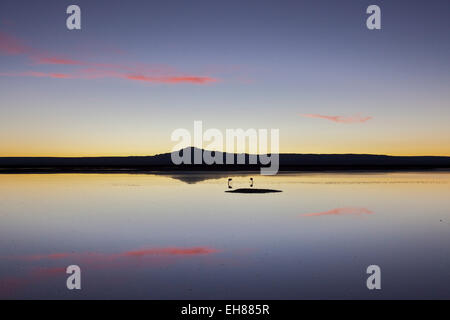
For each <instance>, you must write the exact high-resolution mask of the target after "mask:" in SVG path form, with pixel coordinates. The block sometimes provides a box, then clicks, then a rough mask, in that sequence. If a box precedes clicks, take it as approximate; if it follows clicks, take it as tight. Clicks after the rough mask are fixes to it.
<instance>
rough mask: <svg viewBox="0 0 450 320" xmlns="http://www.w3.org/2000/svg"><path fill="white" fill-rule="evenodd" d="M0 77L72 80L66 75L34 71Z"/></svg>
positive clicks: (9, 73)
mask: <svg viewBox="0 0 450 320" xmlns="http://www.w3.org/2000/svg"><path fill="white" fill-rule="evenodd" d="M0 76H7V77H34V78H55V79H72V78H74V77H73V76H72V75H70V74H66V73H46V72H36V71H25V72H16V73H11V72H0Z"/></svg>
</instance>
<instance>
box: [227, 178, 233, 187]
mask: <svg viewBox="0 0 450 320" xmlns="http://www.w3.org/2000/svg"><path fill="white" fill-rule="evenodd" d="M231 181H233V179H231V178H228V189H231V188H233V187H232V186H231V185H230V182H231Z"/></svg>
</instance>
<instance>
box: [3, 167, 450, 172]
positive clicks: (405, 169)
mask: <svg viewBox="0 0 450 320" xmlns="http://www.w3.org/2000/svg"><path fill="white" fill-rule="evenodd" d="M385 172H430V173H431V172H450V168H417V167H403V168H389V167H385V168H383V167H376V168H367V167H366V168H348V167H346V168H343V167H340V168H337V167H315V168H280V170H279V171H278V173H385ZM67 173H74V174H77V173H79V174H121V173H122V174H166V173H167V174H186V173H189V174H209V173H222V174H226V173H242V174H245V173H249V174H255V173H256V174H259V173H260V168H259V167H258V168H222V169H219V168H217V167H215V168H211V169H204V168H203V169H201V168H186V167H184V168H176V169H174V168H0V174H67Z"/></svg>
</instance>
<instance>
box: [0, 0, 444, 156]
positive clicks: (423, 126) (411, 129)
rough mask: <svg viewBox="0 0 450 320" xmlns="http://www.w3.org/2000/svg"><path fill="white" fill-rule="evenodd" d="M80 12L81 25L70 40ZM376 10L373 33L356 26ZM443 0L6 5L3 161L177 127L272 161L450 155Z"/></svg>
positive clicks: (144, 145)
mask: <svg viewBox="0 0 450 320" xmlns="http://www.w3.org/2000/svg"><path fill="white" fill-rule="evenodd" d="M71 4H77V5H79V6H80V7H81V16H82V29H81V30H68V29H67V28H66V18H67V16H68V15H67V14H66V8H67V6H68V5H71ZM371 4H378V5H379V6H380V7H381V12H382V29H381V30H368V29H367V28H366V18H367V16H368V15H367V14H366V12H365V11H366V8H367V7H368V6H369V5H371ZM449 12H450V1H448V0H436V1H425V0H422V1H412V0H409V1H406V0H405V1H403V0H392V1H380V0H371V1H366V0H353V1H350V0H342V1H335V0H329V1H324V0H308V1H302V0H293V1H287V0H273V1H264V0H259V1H254V0H248V1H243V0H239V1H236V0H227V1H218V0H208V1H198V0H189V1H186V0H184V1H182V0H179V1H172V0H164V1H162V0H159V1H136V0H133V1H126V2H125V1H118V0H108V1H102V0H89V1H83V0H71V1H65V0H54V1H49V0H40V1H23V0H2V1H1V2H0V156H104V155H111V156H113V155H117V156H121V155H152V154H156V153H163V152H168V151H170V150H171V149H172V147H173V146H174V145H175V144H176V142H173V141H171V140H170V136H171V133H172V132H173V131H174V130H175V129H177V128H186V129H188V130H193V122H194V121H195V120H201V121H203V125H204V128H205V129H208V128H218V129H220V130H223V131H224V132H225V129H227V128H230V129H231V128H243V129H248V128H255V129H260V128H261V129H265V128H267V129H270V128H278V129H279V130H280V152H296V153H372V154H392V155H447V156H450V41H449V40H450V39H449V35H448V32H449V30H450V18H449Z"/></svg>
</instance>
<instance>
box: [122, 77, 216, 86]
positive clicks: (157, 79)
mask: <svg viewBox="0 0 450 320" xmlns="http://www.w3.org/2000/svg"><path fill="white" fill-rule="evenodd" d="M125 78H126V79H129V80H136V81H145V82H159V83H183V82H187V83H196V84H204V83H209V82H215V81H217V80H216V79H213V78H209V77H195V76H184V77H147V76H143V75H126V76H125Z"/></svg>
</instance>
